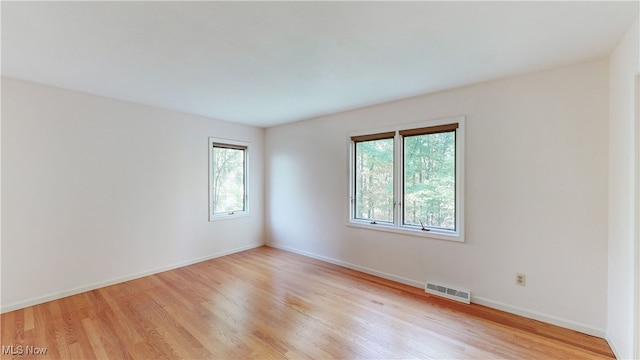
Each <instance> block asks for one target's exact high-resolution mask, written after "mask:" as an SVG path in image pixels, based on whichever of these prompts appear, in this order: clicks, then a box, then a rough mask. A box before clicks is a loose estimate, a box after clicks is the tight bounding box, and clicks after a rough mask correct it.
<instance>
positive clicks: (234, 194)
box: [209, 138, 249, 220]
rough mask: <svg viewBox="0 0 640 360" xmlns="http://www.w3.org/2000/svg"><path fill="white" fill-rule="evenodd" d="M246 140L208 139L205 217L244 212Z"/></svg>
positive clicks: (246, 199) (246, 212)
mask: <svg viewBox="0 0 640 360" xmlns="http://www.w3.org/2000/svg"><path fill="white" fill-rule="evenodd" d="M248 149H249V146H248V144H247V143H243V142H238V141H229V140H223V139H215V138H209V220H216V219H223V218H230V217H233V216H237V215H246V214H248V196H247V169H248V167H247V159H248V156H247V153H248Z"/></svg>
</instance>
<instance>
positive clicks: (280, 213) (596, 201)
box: [265, 61, 608, 336]
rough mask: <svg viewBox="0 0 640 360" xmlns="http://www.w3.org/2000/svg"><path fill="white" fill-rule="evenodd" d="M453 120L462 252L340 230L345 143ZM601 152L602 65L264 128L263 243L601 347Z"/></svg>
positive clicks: (604, 127)
mask: <svg viewBox="0 0 640 360" xmlns="http://www.w3.org/2000/svg"><path fill="white" fill-rule="evenodd" d="M460 114H462V115H466V117H467V118H466V119H467V121H466V136H467V143H466V157H467V158H466V160H467V163H466V242H465V243H455V242H448V241H442V240H432V239H424V238H421V237H414V236H407V235H400V234H391V233H385V232H377V231H372V230H365V229H360V228H353V227H348V226H346V222H347V200H348V195H347V194H348V186H347V184H348V180H347V177H348V171H347V154H348V136H347V135H348V133H349V132H352V131H356V130H366V129H375V128H378V127H385V126H389V125H392V124H400V123H412V122H416V121H422V120H429V119H434V118H440V117H446V116H451V115H460ZM607 154H608V63H607V62H606V61H595V62H589V63H584V64H577V65H573V66H569V67H566V68H562V69H556V70H552V71H547V72H542V73H537V74H533V75H528V76H523V77H518V78H512V79H505V80H499V81H495V82H490V83H483V84H479V85H475V86H471V87H466V88H461V89H455V90H451V91H446V92H441V93H436V94H432V95H426V96H420V97H415V98H411V99H406V100H402V101H397V102H392V103H387V104H382V105H378V106H372V107H368V108H364V109H360V110H356V111H350V112H345V113H340V114H336V115H331V116H325V117H321V118H318V119H312V120H308V121H304V122H298V123H294V124H289V125H283V126H279V127H273V128H269V129H267V130H266V135H265V158H266V159H267V161H266V168H265V171H266V179H267V183H266V190H265V191H266V194H267V197H266V210H265V214H266V224H265V226H266V241H267V243H268V244H270V245H273V246H276V247H281V248H285V249H289V250H293V251H297V252H301V253H304V254H307V255H311V256H315V257H319V258H323V259H325V260H329V261H333V262H336V263H340V264H344V265H348V266H352V267H355V268H359V269H363V270H366V271H369V272H372V273H376V274H378V275H383V276H386V277H389V278H392V279H395V280H400V281H403V282H405V283H408V284H412V285H416V286H423V284H424V282H425V281H426V280H427V279H431V280H434V281H441V282H445V283H449V284H453V285H457V286H461V287H467V288H469V289H470V290H471V291H472V292H473V296H474V301H475V302H478V303H483V304H487V305H490V306H493V307H497V308H502V309H505V310H508V311H512V312H517V313H521V314H524V315H527V316H530V317H534V318H538V319H543V320H545V321H549V322H552V323H556V324H559V325H562V326H567V327H570V328H573V329H577V330H580V331H584V332H587V333H591V334H594V335H599V336H604V335H605V328H606V312H607V309H606V306H607V293H606V290H605V289H606V287H607V170H606V169H607V161H608V155H607ZM517 272H521V273H525V274H526V276H527V286H526V287H520V286H516V285H515V284H514V282H515V274H516V273H517Z"/></svg>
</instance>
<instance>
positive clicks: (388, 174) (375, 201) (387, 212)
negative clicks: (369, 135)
mask: <svg viewBox="0 0 640 360" xmlns="http://www.w3.org/2000/svg"><path fill="white" fill-rule="evenodd" d="M355 146H356V161H355V174H356V176H355V190H356V191H355V197H356V198H355V205H354V206H355V207H354V212H355V216H354V217H355V218H356V219H366V220H376V221H383V222H393V139H383V140H372V141H362V142H357V143H356V145H355Z"/></svg>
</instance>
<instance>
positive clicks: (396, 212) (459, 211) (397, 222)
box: [347, 116, 465, 242]
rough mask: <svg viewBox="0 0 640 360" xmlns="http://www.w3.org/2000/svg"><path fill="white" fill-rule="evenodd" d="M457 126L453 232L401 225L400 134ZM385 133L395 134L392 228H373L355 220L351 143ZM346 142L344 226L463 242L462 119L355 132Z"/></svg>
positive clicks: (442, 119)
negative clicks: (406, 131) (345, 222)
mask: <svg viewBox="0 0 640 360" xmlns="http://www.w3.org/2000/svg"><path fill="white" fill-rule="evenodd" d="M453 123H457V124H458V128H457V129H456V131H455V136H456V149H455V151H456V164H455V166H456V175H455V176H456V224H455V230H454V231H449V230H441V229H435V228H429V231H424V230H422V228H421V227H420V226H413V225H403V224H402V223H403V222H404V221H403V218H402V217H403V204H402V200H403V199H401V196H402V195H401V194H402V188H403V183H404V181H403V179H402V176H403V169H402V164H403V161H402V159H403V156H404V154H403V150H404V149H403V141H402V136H401V135H400V131H403V130H410V129H417V128H423V127H431V126H438V125H446V124H453ZM385 132H395V136H394V154H393V172H394V174H393V182H394V189H393V201H394V209H393V224H389V223H376V224H372V223H371V221H368V220H362V219H357V218H356V217H355V206H354V204H355V185H354V184H355V181H354V180H355V165H356V164H355V142H354V141H353V140H352V139H351V138H352V137H353V136H363V135H371V134H380V133H385ZM347 140H348V142H349V179H348V180H349V185H348V189H349V197H348V201H347V206H348V211H347V213H348V214H349V219H348V222H347V226H351V227H357V228H363V229H369V230H377V231H386V232H392V233H399V234H405V235H412V236H420V237H425V238H433V239H440V240H449V241H457V242H464V198H465V196H464V188H465V186H464V178H465V174H464V168H465V165H464V164H465V117H464V116H454V117H448V118H441V119H434V120H429V121H423V122H419V123H413V124H404V125H398V126H393V127H386V128H378V129H373V130H365V131H357V132H352V133H350V134H348V139H347Z"/></svg>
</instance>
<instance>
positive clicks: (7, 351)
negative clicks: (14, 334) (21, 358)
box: [2, 345, 47, 355]
mask: <svg viewBox="0 0 640 360" xmlns="http://www.w3.org/2000/svg"><path fill="white" fill-rule="evenodd" d="M46 354H47V348H46V347H36V346H29V345H25V346H22V345H11V346H4V345H3V346H2V355H46Z"/></svg>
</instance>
